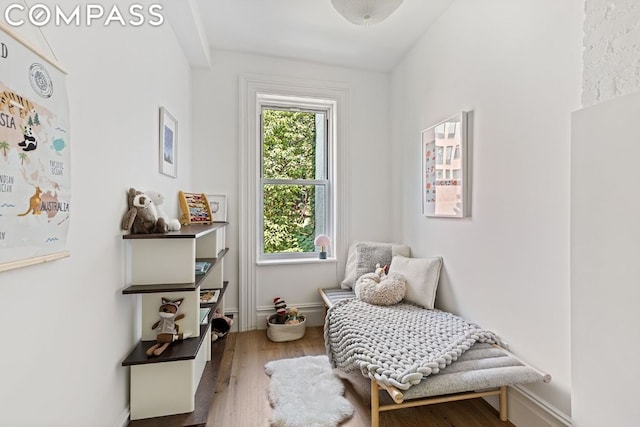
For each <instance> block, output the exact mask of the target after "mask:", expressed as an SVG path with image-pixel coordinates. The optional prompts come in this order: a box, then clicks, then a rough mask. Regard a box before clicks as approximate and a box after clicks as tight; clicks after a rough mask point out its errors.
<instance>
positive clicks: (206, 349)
mask: <svg viewBox="0 0 640 427" xmlns="http://www.w3.org/2000/svg"><path fill="white" fill-rule="evenodd" d="M227 225H228V223H226V222H214V223H213V224H207V225H204V224H203V225H187V226H183V227H182V229H181V230H179V231H173V232H169V233H166V234H128V235H125V236H123V238H124V239H125V241H127V243H128V244H129V248H128V249H129V258H130V260H131V262H130V264H131V265H130V273H129V276H130V278H131V280H130V283H129V285H128V286H127V287H126V288H125V289H123V290H122V293H123V294H125V295H132V294H135V295H140V298H141V302H142V304H141V305H142V310H141V313H140V316H141V320H142V322H141V324H142V337H141V341H140V342H139V343H138V344H137V345H136V346H135V347H134V348H133V350H132V351H131V352H130V353H129V355H128V356H127V357H126V358H125V360H124V361H123V362H122V365H123V366H128V367H129V368H130V375H131V393H130V394H131V395H130V411H131V420H132V421H133V420H142V419H148V418H152V417H164V416H169V415H175V414H185V413H191V412H193V411H194V410H195V407H196V401H197V400H198V397H197V394H198V393H199V391H198V390H199V388H198V384H199V383H200V381H201V378H203V374H204V373H205V372H206V371H212V369H211V367H209V368H208V367H207V365H212V364H213V362H210V361H211V352H212V350H211V347H212V343H211V320H212V318H213V314H214V312H215V309H216V307H219V308H221V311H222V312H223V313H224V293H225V291H226V289H227V287H228V285H229V284H228V283H227V282H223V264H224V262H223V261H224V256H225V255H226V254H227V252H228V249H227V248H225V247H224V243H225V238H224V231H225V227H226V226H227ZM196 261H208V262H209V263H211V267H210V268H209V270H208V271H207V272H206V273H204V274H195V268H194V266H195V262H196ZM201 289H220V295H219V297H218V302H216V303H208V304H200V290H201ZM163 297H164V298H167V299H170V300H175V299H178V298H183V302H182V304H181V306H180V313H183V314H185V317H184V318H183V319H182V320H179V321H178V322H176V323H177V324H178V325H180V332H187V331H189V332H191V333H192V335H191V337H190V338H188V339H185V340H183V341H176V342H174V343H172V344H171V345H170V346H169V347H168V348H167V349H166V350H165V351H164V352H163V353H162V354H161V355H160V356H157V357H148V356H147V355H146V353H145V352H146V350H147V349H148V348H149V347H151V346H152V345H153V344H154V343H155V336H156V331H154V330H152V329H151V326H152V325H153V323H155V322H156V321H157V320H158V319H159V316H158V308H159V307H160V305H161V300H162V298H163ZM200 307H210V308H211V310H210V311H209V314H208V318H207V322H206V323H205V324H200ZM218 347H219V346H218ZM167 384H171V390H167V389H166V385H167ZM209 403H210V400H209ZM205 418H206V416H205Z"/></svg>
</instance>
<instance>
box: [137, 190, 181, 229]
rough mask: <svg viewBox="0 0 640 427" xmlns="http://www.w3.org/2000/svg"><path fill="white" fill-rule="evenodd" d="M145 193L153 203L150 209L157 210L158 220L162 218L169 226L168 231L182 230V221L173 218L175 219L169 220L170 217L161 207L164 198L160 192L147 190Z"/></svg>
mask: <svg viewBox="0 0 640 427" xmlns="http://www.w3.org/2000/svg"><path fill="white" fill-rule="evenodd" d="M144 193H145V194H146V195H147V196H149V198H150V199H151V201H152V202H153V204H152V205H151V206H150V209H151V210H153V209H155V211H156V215H155V216H156V218H158V219H160V218H162V219H163V220H164V222H165V223H166V224H167V229H168V230H169V231H178V230H180V227H181V225H180V221H179V220H178V219H177V218H173V219H171V218H169V215H167V214H166V212H165V211H164V209H163V208H162V206H160V205H162V204H163V203H164V196H163V195H162V194H160V193H159V192H158V191H153V190H146V191H145V192H144Z"/></svg>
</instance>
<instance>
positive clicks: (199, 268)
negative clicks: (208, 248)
mask: <svg viewBox="0 0 640 427" xmlns="http://www.w3.org/2000/svg"><path fill="white" fill-rule="evenodd" d="M209 267H211V263H210V262H207V261H196V274H204V273H206V272H207V271H209Z"/></svg>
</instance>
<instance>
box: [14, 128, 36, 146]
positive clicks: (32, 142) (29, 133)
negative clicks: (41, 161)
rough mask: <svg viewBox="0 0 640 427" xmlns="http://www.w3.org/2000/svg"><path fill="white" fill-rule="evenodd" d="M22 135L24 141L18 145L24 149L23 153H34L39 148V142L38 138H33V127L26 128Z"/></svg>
mask: <svg viewBox="0 0 640 427" xmlns="http://www.w3.org/2000/svg"><path fill="white" fill-rule="evenodd" d="M22 133H23V135H24V141H22V142H19V143H18V145H19V146H20V147H23V148H22V151H33V150H35V149H36V148H38V141H36V137H35V136H33V130H32V129H31V126H27V127H25V128H24V131H23V132H22Z"/></svg>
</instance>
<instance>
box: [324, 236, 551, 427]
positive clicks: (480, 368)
mask: <svg viewBox="0 0 640 427" xmlns="http://www.w3.org/2000/svg"><path fill="white" fill-rule="evenodd" d="M378 245H379V244H375V243H373V242H366V244H362V245H360V247H358V245H357V244H355V246H354V245H352V247H351V248H350V251H349V259H348V260H347V272H346V278H345V282H343V288H346V289H343V288H325V289H319V292H320V296H321V297H322V300H323V302H324V305H325V344H326V346H327V354H328V356H329V360H330V361H331V362H332V364H333V366H334V367H336V368H338V369H342V370H346V371H350V370H358V369H359V370H360V371H361V372H362V374H363V375H364V376H365V377H368V378H370V379H371V426H372V427H378V425H379V416H380V415H379V414H380V412H382V411H390V410H394V409H402V408H409V407H416V406H423V405H429V404H435V403H442V402H450V401H455V400H465V399H473V398H478V397H487V396H498V397H499V412H500V419H501V420H503V421H506V420H507V387H508V386H510V385H515V384H526V383H533V382H549V381H551V376H550V375H549V374H546V373H544V372H541V371H539V370H538V369H535V368H534V367H532V366H530V365H528V364H526V363H524V362H523V361H522V360H520V359H519V358H518V357H516V356H515V355H513V354H512V353H510V352H509V351H507V350H505V349H504V348H502V347H500V346H499V345H498V343H497V341H498V339H497V337H495V336H494V335H493V334H492V333H490V332H485V331H482V330H481V329H479V327H478V326H477V325H474V324H469V323H467V322H466V321H465V320H464V319H461V318H459V317H458V316H455V315H453V314H451V313H446V312H443V311H440V310H437V309H435V308H434V307H433V303H434V301H435V287H436V286H437V281H438V279H439V272H440V267H441V264H442V259H441V258H434V259H432V260H417V259H409V258H406V255H405V254H397V253H393V254H392V253H391V249H390V246H387V249H388V253H387V254H386V256H387V257H393V263H391V267H392V268H393V267H394V263H395V266H396V269H398V268H399V266H400V267H401V268H403V269H404V271H403V273H405V274H408V275H409V276H410V279H411V280H413V283H412V286H408V288H407V295H406V298H405V300H403V301H402V302H400V303H399V304H396V305H389V306H379V305H371V304H367V303H366V302H364V301H360V300H359V299H358V298H356V293H355V292H354V291H353V290H352V289H350V288H349V287H356V286H355V280H356V278H357V277H359V276H360V275H361V274H362V273H363V272H364V271H366V270H367V269H368V270H369V271H371V267H372V266H371V265H370V264H371V263H372V262H375V261H376V256H378V257H379V256H380V253H381V252H379V251H378V252H376V251H377V250H379V249H380V247H379V246H378ZM356 249H358V250H360V251H359V254H358V253H357V252H358V251H357V250H356ZM396 249H397V248H396V247H394V249H393V252H397V250H396ZM400 250H402V248H400ZM396 255H398V256H396ZM403 255H405V256H403ZM358 257H359V258H358ZM363 260H366V262H364V261H363ZM367 263H368V265H367ZM403 263H409V264H403ZM354 266H355V267H356V269H359V270H360V271H358V273H357V274H355V275H354ZM416 266H417V267H419V268H416ZM425 272H426V275H428V276H431V277H430V278H429V280H431V282H434V283H432V285H431V289H429V286H422V287H420V286H421V285H424V283H422V284H418V287H417V288H416V283H415V282H416V278H415V277H413V278H411V276H412V275H413V274H414V273H418V274H420V275H423V273H425ZM417 280H418V281H422V278H419V279H417ZM347 281H350V284H349V286H344V284H345V283H346V282H347ZM411 289H413V291H414V294H411V293H410V290H411ZM416 291H417V293H418V294H423V295H418V296H416ZM425 294H426V295H427V300H426V301H425V300H424V298H422V297H423V296H424V295H425ZM416 298H418V300H419V301H417V302H416V301H414V299H416ZM420 298H422V299H421V300H420ZM407 300H408V301H407ZM425 307H426V308H425ZM434 316H435V317H434ZM443 319H444V320H443ZM458 321H460V322H461V323H460V324H457V323H456V322H458ZM429 323H431V326H427V327H424V325H427V324H429ZM454 324H455V325H454ZM451 325H453V326H451ZM447 328H449V329H447ZM456 328H457V329H456ZM451 329H455V330H453V331H452V330H451ZM417 330H420V331H423V330H425V332H416V331H417ZM461 330H462V331H463V334H466V335H464V336H463V337H462V338H460V336H461V335H456V338H455V345H450V343H449V342H448V341H446V340H448V339H449V338H448V337H450V336H451V335H455V334H457V333H458V332H459V331H461ZM396 331H398V333H396ZM396 335H397V336H396ZM425 336H428V338H427V339H423V337H425ZM439 336H443V338H439ZM439 340H442V342H440V341H439ZM390 341H392V342H390ZM405 341H411V342H405ZM427 341H428V342H429V343H427V344H425V346H427V347H428V348H427V349H426V350H425V347H424V346H423V342H427ZM432 341H435V342H436V344H435V346H436V347H438V348H437V350H438V351H437V352H435V353H437V356H436V357H437V358H435V359H429V360H427V359H428V358H429V357H433V356H432V354H433V352H432V347H429V346H433V345H434V344H433V342H432ZM438 352H439V353H438ZM384 353H390V354H384ZM408 354H409V355H411V356H410V357H407V355H408ZM415 354H419V357H414V355H415ZM423 356H424V358H425V359H421V358H422V357H423ZM407 360H408V362H407ZM416 360H418V362H416ZM422 360H427V362H429V363H422ZM407 363H408V364H409V365H412V364H413V365H412V366H408V365H407ZM381 389H384V390H386V391H387V392H388V393H389V395H390V396H391V398H392V399H393V401H394V402H395V404H390V405H380V404H379V391H380V390H381Z"/></svg>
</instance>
